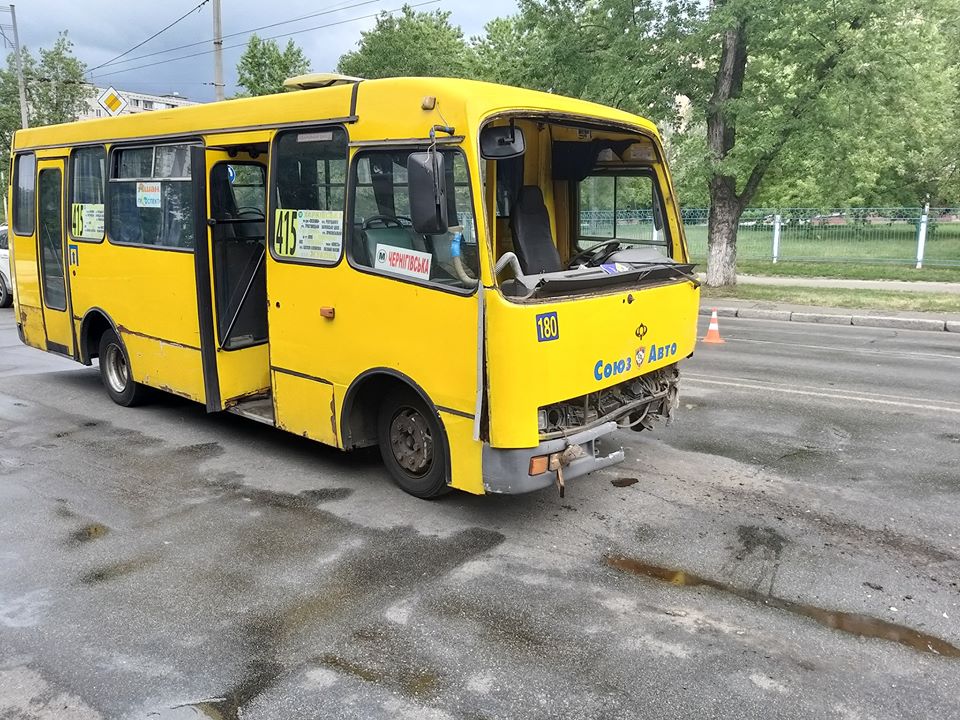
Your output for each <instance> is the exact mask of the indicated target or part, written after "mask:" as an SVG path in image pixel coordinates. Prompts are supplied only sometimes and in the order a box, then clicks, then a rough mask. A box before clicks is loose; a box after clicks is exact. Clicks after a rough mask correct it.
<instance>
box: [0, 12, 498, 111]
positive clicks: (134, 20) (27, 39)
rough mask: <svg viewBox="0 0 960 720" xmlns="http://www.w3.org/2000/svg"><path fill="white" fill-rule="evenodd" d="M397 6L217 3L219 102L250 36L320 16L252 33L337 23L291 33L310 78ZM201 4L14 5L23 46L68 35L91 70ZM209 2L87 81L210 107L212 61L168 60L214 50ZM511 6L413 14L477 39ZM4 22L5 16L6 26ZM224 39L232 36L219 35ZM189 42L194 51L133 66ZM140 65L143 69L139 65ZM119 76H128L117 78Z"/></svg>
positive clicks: (230, 89) (232, 85)
mask: <svg viewBox="0 0 960 720" xmlns="http://www.w3.org/2000/svg"><path fill="white" fill-rule="evenodd" d="M405 1H406V2H409V3H410V4H411V5H415V4H416V3H418V2H421V1H422V0H372V1H370V2H364V0H313V1H311V0H273V2H264V0H221V4H222V7H223V12H222V17H223V34H224V43H223V45H224V52H223V69H224V81H225V83H226V94H227V97H229V96H230V95H231V94H233V93H234V92H236V90H237V87H236V65H237V60H238V59H239V58H240V55H241V54H242V53H243V45H245V44H246V40H247V38H248V37H249V35H250V32H249V31H250V30H251V29H253V28H257V27H261V26H264V25H271V24H273V23H280V22H283V21H285V20H291V19H293V18H301V17H303V16H305V15H313V14H316V13H323V14H319V15H316V16H315V17H312V18H306V19H303V20H300V21H298V22H292V23H287V24H282V25H278V26H276V27H273V28H267V29H264V30H260V31H258V34H259V35H260V36H261V37H269V36H273V35H280V34H286V33H291V32H296V31H300V30H307V29H308V28H315V27H316V26H319V25H330V24H332V23H339V24H336V25H331V26H329V27H325V28H318V29H314V30H308V31H307V32H298V33H297V34H295V35H290V36H289V37H290V39H292V40H293V41H294V42H296V43H297V44H298V45H300V47H302V48H303V50H304V52H305V53H306V55H307V58H309V60H310V63H311V69H312V70H313V71H315V72H331V71H333V70H335V69H336V64H337V60H338V59H339V57H340V55H341V54H343V53H344V52H347V51H348V50H352V49H354V48H355V47H356V44H357V41H358V40H359V39H360V32H361V31H363V30H368V29H370V28H371V27H373V24H374V19H373V17H372V16H374V15H375V14H376V13H377V12H380V11H385V10H396V9H399V8H400V7H401V6H402V5H403V4H404V2H405ZM199 3H200V0H166V1H163V0H161V1H159V2H142V1H133V2H131V1H130V0H20V2H16V3H15V5H16V13H17V25H18V27H19V34H20V43H21V45H23V46H25V47H27V48H28V49H29V50H30V51H31V52H33V53H34V54H36V51H37V50H38V49H39V48H41V47H50V46H51V45H52V44H53V43H54V42H55V41H56V38H57V32H59V31H61V30H67V31H69V37H70V39H71V40H72V41H73V43H74V54H75V55H76V56H77V57H78V58H80V59H81V60H82V61H83V62H85V63H86V65H87V67H88V68H90V69H93V68H94V67H96V66H97V65H100V64H101V63H106V62H108V61H111V60H112V59H113V58H115V57H116V56H118V55H120V54H121V53H123V52H125V51H126V50H128V49H130V48H131V47H133V46H134V45H137V44H138V43H140V42H141V41H143V40H146V39H147V38H149V37H150V36H151V35H153V34H154V33H155V32H157V31H158V30H160V29H161V28H163V27H164V26H166V25H168V24H170V23H171V22H173V21H174V20H176V19H177V18H178V17H180V16H181V15H184V14H185V13H187V12H189V11H190V10H191V9H192V8H194V7H196V6H197V5H198V4H199ZM212 4H213V3H212V2H211V1H210V0H208V2H207V3H206V4H205V5H203V7H201V8H200V9H199V10H197V11H196V12H194V13H191V14H190V15H189V16H188V17H187V18H185V19H184V20H182V21H181V22H179V23H178V24H176V25H175V26H174V27H172V28H171V29H169V30H167V31H166V32H164V33H163V34H161V35H160V36H158V37H157V38H156V39H154V40H151V41H150V42H148V43H146V44H145V45H143V46H142V47H139V48H137V49H136V50H133V51H132V52H131V53H129V54H128V55H125V56H124V57H123V58H122V60H127V61H128V62H125V63H123V62H118V63H116V64H113V65H109V66H107V67H103V68H100V69H97V70H92V72H91V73H89V74H88V76H87V77H88V78H90V79H91V80H92V82H93V83H95V84H96V85H97V86H99V87H106V86H109V85H112V86H113V87H115V88H116V89H117V90H121V91H123V90H132V91H137V92H145V93H152V94H157V95H164V94H168V93H173V92H178V93H180V94H181V95H184V96H186V97H189V98H191V99H194V100H203V101H206V100H213V98H214V89H213V85H212V83H213V55H212V54H211V53H206V54H202V55H198V56H196V57H190V58H186V59H183V60H173V58H177V57H182V56H185V55H191V54H194V53H203V52H205V51H207V50H210V49H211V48H212V42H211V40H212V37H213V15H212V11H211V6H212ZM516 4H517V3H516V0H483V2H478V1H477V0H441V1H440V2H433V3H430V4H426V5H423V6H422V7H419V8H416V9H417V10H433V9H442V10H446V11H449V12H450V13H451V21H452V22H453V23H454V24H456V25H459V26H460V27H461V28H462V29H463V32H464V35H466V36H467V37H470V36H472V35H478V34H480V33H481V32H482V31H483V26H484V24H486V23H487V22H488V21H489V20H491V19H493V18H495V17H498V16H502V15H509V14H512V13H513V12H515V11H516ZM364 16H366V17H364ZM7 17H8V16H6V14H4V17H3V21H4V22H6V21H7V20H6V18H7ZM343 21H348V22H343ZM232 33H239V34H238V35H236V36H235V37H227V36H228V35H230V34H232ZM277 42H279V43H280V44H281V45H284V44H286V42H287V37H286V36H284V37H278V38H277ZM190 43H201V44H199V45H194V46H191V47H186V48H183V49H181V50H176V51H173V52H170V53H164V54H160V55H153V56H151V57H142V59H139V60H137V59H136V58H138V57H140V56H144V55H148V54H151V53H155V52H157V51H160V50H168V49H170V48H174V47H177V46H181V45H188V44H190ZM231 46H238V47H231ZM148 64H149V65H150V67H140V66H143V65H148ZM134 68H138V69H134ZM118 70H128V71H127V72H122V73H117V71H118ZM108 73H110V74H108Z"/></svg>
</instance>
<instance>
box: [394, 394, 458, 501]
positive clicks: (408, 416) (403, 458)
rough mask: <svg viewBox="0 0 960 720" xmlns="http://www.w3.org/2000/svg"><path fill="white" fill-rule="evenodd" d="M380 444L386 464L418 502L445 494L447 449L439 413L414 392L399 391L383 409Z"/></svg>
mask: <svg viewBox="0 0 960 720" xmlns="http://www.w3.org/2000/svg"><path fill="white" fill-rule="evenodd" d="M377 440H378V444H379V445H380V454H381V455H382V456H383V462H384V464H385V465H386V466H387V470H389V471H390V475H391V476H393V480H394V482H395V483H396V484H397V485H399V486H400V489H401V490H404V491H405V492H408V493H410V494H411V495H414V496H416V497H418V498H424V499H427V498H432V497H437V496H438V495H442V494H444V493H445V492H446V491H447V490H448V489H449V488H448V486H447V446H446V440H445V437H444V434H443V428H442V427H441V426H440V420H439V419H438V418H437V416H436V414H435V413H432V412H430V410H429V409H428V408H427V407H426V405H425V403H424V402H423V401H422V400H421V399H420V398H419V397H417V395H416V394H415V393H414V392H412V391H410V390H395V391H393V392H391V393H390V394H389V395H387V397H386V398H385V399H384V401H383V403H381V405H380V413H379V417H378V421H377Z"/></svg>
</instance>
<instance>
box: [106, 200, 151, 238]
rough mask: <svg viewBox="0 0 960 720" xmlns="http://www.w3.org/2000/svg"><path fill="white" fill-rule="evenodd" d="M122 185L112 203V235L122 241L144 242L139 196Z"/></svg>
mask: <svg viewBox="0 0 960 720" xmlns="http://www.w3.org/2000/svg"><path fill="white" fill-rule="evenodd" d="M126 190H127V188H125V187H121V188H120V189H119V190H118V191H117V192H116V193H115V194H114V196H113V199H112V201H111V203H110V236H111V238H112V239H113V240H116V241H117V242H120V243H131V244H140V243H142V242H143V230H142V227H141V223H142V220H141V217H140V208H138V207H137V196H136V195H135V194H134V192H132V190H133V188H132V187H131V188H130V190H131V192H127V191H126Z"/></svg>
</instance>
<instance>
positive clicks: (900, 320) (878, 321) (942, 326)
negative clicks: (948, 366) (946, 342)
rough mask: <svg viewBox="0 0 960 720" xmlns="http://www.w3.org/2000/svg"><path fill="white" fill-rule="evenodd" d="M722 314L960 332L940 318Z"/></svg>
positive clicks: (759, 311) (728, 310) (726, 310)
mask: <svg viewBox="0 0 960 720" xmlns="http://www.w3.org/2000/svg"><path fill="white" fill-rule="evenodd" d="M713 309H714V308H712V307H701V308H700V314H701V315H710V313H711V311H712V310H713ZM716 311H717V316H718V317H737V318H748V319H751V320H782V321H785V322H805V323H820V324H822V325H857V326H860V327H875V328H895V329H897V330H932V331H935V332H955V333H960V320H945V319H943V320H941V319H938V318H906V317H879V316H876V315H837V314H833V313H819V312H797V311H794V310H772V309H766V308H736V307H717V308H716Z"/></svg>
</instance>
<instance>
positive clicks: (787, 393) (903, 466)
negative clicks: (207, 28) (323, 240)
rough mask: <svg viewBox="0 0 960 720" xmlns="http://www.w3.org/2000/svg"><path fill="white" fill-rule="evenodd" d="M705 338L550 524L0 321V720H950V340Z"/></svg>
mask: <svg viewBox="0 0 960 720" xmlns="http://www.w3.org/2000/svg"><path fill="white" fill-rule="evenodd" d="M705 320H706V319H705V318H704V321H705ZM721 329H722V331H723V333H724V336H725V337H726V339H727V343H726V344H725V345H713V346H708V345H701V346H700V347H699V348H698V351H697V354H696V357H695V358H693V359H692V360H690V361H687V362H686V363H685V364H684V366H683V374H684V380H683V382H682V398H681V406H680V409H679V411H678V416H677V419H676V421H675V422H674V423H673V424H672V425H671V426H669V427H664V426H660V427H658V428H656V430H655V431H654V432H652V433H646V432H644V433H642V434H635V433H632V432H631V433H626V432H625V433H623V434H622V435H621V436H620V441H621V442H622V443H623V445H624V446H625V448H626V449H627V452H628V460H627V462H626V463H625V464H623V465H621V466H618V467H616V468H613V469H612V470H611V471H609V472H603V473H597V474H596V475H593V476H590V477H588V478H585V479H582V480H580V481H577V482H575V483H572V484H571V486H569V487H568V490H567V496H566V498H565V499H563V500H561V499H559V498H558V497H557V495H556V493H555V492H553V491H551V490H547V491H544V492H542V493H538V494H535V495H528V496H521V497H470V496H467V495H464V494H459V493H457V494H451V495H449V496H447V497H445V498H443V499H441V500H440V501H437V502H423V501H419V500H415V499H413V498H411V497H408V496H406V495H404V494H403V493H401V492H400V491H399V490H397V489H396V488H394V487H393V486H392V485H391V484H390V483H389V481H388V479H387V477H386V474H385V472H384V470H383V469H382V468H381V466H380V464H379V460H378V458H377V456H376V455H375V454H374V453H360V454H351V455H346V454H341V453H339V452H337V451H334V450H330V449H325V448H323V447H320V446H317V445H314V444H312V443H309V442H307V441H304V440H302V439H300V438H297V437H293V436H289V435H286V434H283V433H280V432H275V431H271V430H268V429H265V428H263V427H262V426H259V425H256V424H253V423H251V422H248V421H245V420H243V419H241V418H237V417H233V416H228V415H224V416H219V415H217V416H207V415H206V414H205V413H204V412H203V410H202V409H201V408H200V407H198V406H195V405H192V404H190V403H188V402H185V401H181V400H178V399H175V398H170V397H161V398H159V399H158V400H157V402H155V403H154V404H153V405H152V406H149V407H145V408H139V409H123V408H119V407H117V406H115V405H113V404H112V403H111V402H110V401H109V400H108V399H107V397H106V395H105V393H104V391H103V389H102V388H101V387H100V383H99V378H98V375H97V373H96V370H94V369H90V368H83V367H80V366H77V365H74V364H70V363H67V362H61V361H59V360H58V359H56V358H53V357H51V356H47V355H44V354H42V353H40V352H37V351H33V350H29V349H27V348H23V347H20V346H19V344H18V341H17V338H16V333H15V329H14V326H13V320H12V314H11V313H10V311H0V433H2V435H0V718H3V719H4V720H21V719H31V720H32V719H40V718H58V719H59V718H66V719H67V720H91V719H94V718H119V719H121V720H127V719H137V720H140V719H141V718H144V719H145V718H158V719H160V720H171V719H175V720H180V719H182V718H238V717H242V718H269V719H274V718H276V719H283V720H290V719H292V718H297V719H299V718H318V719H319V718H359V717H363V718H410V719H417V720H419V719H421V718H425V719H432V718H472V719H479V718H491V719H492V718H546V717H570V718H626V717H650V718H795V717H817V718H821V717H823V718H841V719H844V720H854V719H858V718H859V719H866V718H917V717H923V718H941V719H947V718H958V717H960V704H958V698H960V657H950V656H949V655H950V654H951V653H953V652H954V651H955V650H956V648H955V646H960V622H958V619H960V586H958V583H960V522H958V516H960V502H958V500H960V495H958V493H960V477H958V475H960V470H958V467H960V463H958V459H960V386H958V385H960V335H954V334H950V333H923V332H910V331H901V332H897V331H893V330H880V329H868V328H854V327H844V328H839V327H825V326H817V325H804V324H800V323H776V322H765V321H752V320H722V321H721ZM634 479H635V480H636V481H637V482H635V483H632V484H627V485H626V486H625V487H616V486H614V485H613V484H612V482H611V481H613V480H617V481H622V482H624V483H630V482H631V481H632V480H634ZM863 635H867V636H869V637H864V636H863Z"/></svg>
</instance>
